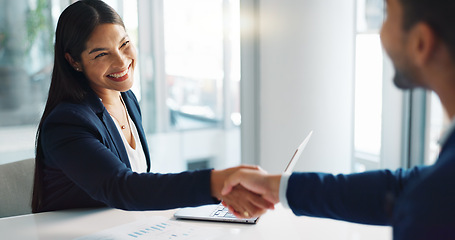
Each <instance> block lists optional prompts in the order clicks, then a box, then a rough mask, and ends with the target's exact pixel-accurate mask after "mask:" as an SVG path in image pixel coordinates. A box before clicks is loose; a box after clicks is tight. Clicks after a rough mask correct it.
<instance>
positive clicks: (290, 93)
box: [259, 0, 355, 173]
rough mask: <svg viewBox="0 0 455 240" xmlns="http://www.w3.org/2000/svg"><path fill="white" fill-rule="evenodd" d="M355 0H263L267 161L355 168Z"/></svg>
mask: <svg viewBox="0 0 455 240" xmlns="http://www.w3.org/2000/svg"><path fill="white" fill-rule="evenodd" d="M354 9H355V5H354V0H343V1H340V0H260V36H259V39H260V53H259V55H260V84H259V85H260V100H259V102H260V103H259V105H260V106H259V107H260V130H259V137H260V139H261V140H260V155H259V157H260V161H259V163H260V165H261V166H262V167H263V168H264V169H265V170H267V171H268V172H270V173H278V172H281V171H282V170H283V169H284V167H285V165H286V163H287V161H288V160H289V159H290V157H291V156H292V154H293V152H294V150H295V148H296V147H297V146H298V145H299V143H300V141H302V140H303V138H304V137H305V136H306V134H308V132H309V131H310V130H314V133H313V137H312V139H311V141H310V142H309V144H308V145H307V148H306V149H305V151H304V152H303V154H302V156H301V159H300V162H299V163H298V164H297V166H296V168H295V169H294V170H298V171H324V172H333V173H335V172H349V171H350V163H351V155H352V151H351V149H352V137H353V134H352V133H353V130H352V129H353V123H352V122H353V100H354V99H353V96H354V94H353V84H354V82H353V81H354V80H353V77H354V74H353V72H354V40H355V38H354V31H355V28H354V25H355V24H354V21H355V11H354Z"/></svg>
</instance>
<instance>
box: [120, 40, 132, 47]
mask: <svg viewBox="0 0 455 240" xmlns="http://www.w3.org/2000/svg"><path fill="white" fill-rule="evenodd" d="M128 43H130V41H126V42H124V43H123V44H122V46H120V48H122V47H124V46H126V45H128Z"/></svg>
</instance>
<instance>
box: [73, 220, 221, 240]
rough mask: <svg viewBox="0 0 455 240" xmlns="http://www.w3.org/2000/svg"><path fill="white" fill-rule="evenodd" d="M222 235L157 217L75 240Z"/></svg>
mask: <svg viewBox="0 0 455 240" xmlns="http://www.w3.org/2000/svg"><path fill="white" fill-rule="evenodd" d="M220 234H221V231H220V229H218V228H207V227H198V226H195V225H192V224H188V223H184V222H176V221H171V220H169V219H167V218H165V217H160V216H157V217H152V218H147V219H144V220H140V221H135V222H132V223H128V224H124V225H120V226H117V227H113V228H110V229H107V230H104V231H100V232H97V233H94V234H90V235H87V236H83V237H79V238H76V239H74V240H142V239H154V240H155V239H156V240H164V239H166V240H181V239H185V240H186V239H189V240H191V239H220V237H221V236H220Z"/></svg>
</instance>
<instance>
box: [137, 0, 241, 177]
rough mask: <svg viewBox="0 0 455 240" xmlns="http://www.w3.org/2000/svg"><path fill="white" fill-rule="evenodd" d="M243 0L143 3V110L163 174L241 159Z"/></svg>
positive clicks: (155, 161) (155, 158)
mask: <svg viewBox="0 0 455 240" xmlns="http://www.w3.org/2000/svg"><path fill="white" fill-rule="evenodd" d="M239 2H240V1H239V0H195V1H185V0H165V1H164V0H160V1H146V0H139V1H138V6H139V7H138V10H139V20H140V21H139V29H140V32H139V40H138V41H139V45H138V48H139V53H140V55H141V56H140V67H141V69H142V70H141V73H140V74H141V84H140V92H141V94H142V98H141V107H142V110H143V117H144V119H145V124H144V125H145V128H146V131H147V132H148V134H149V136H148V139H149V145H150V152H151V157H152V162H153V168H154V169H156V170H158V171H171V172H173V171H182V170H186V169H194V168H200V167H216V168H223V167H227V166H232V165H237V164H239V163H240V124H241V117H240V24H239V20H240V16H239V14H240V13H239ZM142 24H146V25H142ZM141 25H142V26H141ZM145 27H147V28H148V29H145Z"/></svg>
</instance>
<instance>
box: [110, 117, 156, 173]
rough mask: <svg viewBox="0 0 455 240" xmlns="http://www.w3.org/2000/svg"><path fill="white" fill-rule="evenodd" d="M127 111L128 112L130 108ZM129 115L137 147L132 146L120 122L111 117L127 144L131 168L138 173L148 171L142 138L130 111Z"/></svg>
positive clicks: (124, 142)
mask: <svg viewBox="0 0 455 240" xmlns="http://www.w3.org/2000/svg"><path fill="white" fill-rule="evenodd" d="M126 111H127V113H128V110H126ZM127 115H128V122H129V125H130V128H131V132H132V133H133V138H134V142H136V149H134V148H132V147H131V146H130V144H129V143H128V141H127V140H126V138H125V135H124V134H123V132H122V129H121V128H120V124H119V123H118V122H117V120H116V119H115V118H113V117H112V116H111V118H112V120H113V121H114V123H115V126H116V127H117V130H118V132H119V134H120V136H121V137H122V140H123V144H124V145H125V149H126V153H127V154H128V159H129V161H130V165H131V169H132V170H133V171H134V172H137V173H145V172H147V160H146V159H145V154H144V149H143V148H142V143H141V139H140V138H139V133H138V132H137V128H136V125H135V124H134V122H133V121H132V120H131V117H130V114H129V113H128V114H127ZM151 164H152V163H150V165H151ZM150 169H151V168H150Z"/></svg>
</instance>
